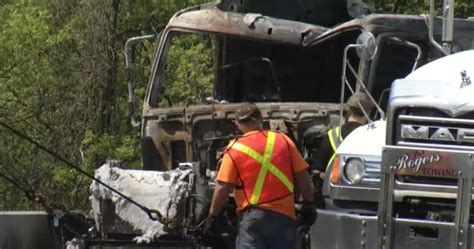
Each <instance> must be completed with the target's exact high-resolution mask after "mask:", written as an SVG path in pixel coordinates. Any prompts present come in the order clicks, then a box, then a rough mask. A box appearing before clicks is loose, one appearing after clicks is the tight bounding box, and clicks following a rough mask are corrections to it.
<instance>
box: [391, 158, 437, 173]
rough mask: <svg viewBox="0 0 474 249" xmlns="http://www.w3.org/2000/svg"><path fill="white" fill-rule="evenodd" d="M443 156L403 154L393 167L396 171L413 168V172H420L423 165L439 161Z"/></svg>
mask: <svg viewBox="0 0 474 249" xmlns="http://www.w3.org/2000/svg"><path fill="white" fill-rule="evenodd" d="M440 160H441V156H440V155H439V154H421V155H416V156H412V157H410V156H409V155H408V154H405V155H403V156H401V157H400V158H399V159H398V160H397V163H396V164H395V165H393V166H392V169H393V170H395V171H398V170H402V169H412V170H413V173H418V172H419V171H420V169H421V167H423V166H425V165H427V164H432V163H436V162H439V161H440Z"/></svg>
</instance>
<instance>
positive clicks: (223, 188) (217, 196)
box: [209, 180, 234, 216]
mask: <svg viewBox="0 0 474 249" xmlns="http://www.w3.org/2000/svg"><path fill="white" fill-rule="evenodd" d="M233 188H234V184H231V183H226V182H222V181H218V180H217V181H216V186H215V189H214V195H213V196H212V203H211V209H210V211H209V214H210V215H211V216H217V215H218V214H219V212H220V211H221V209H222V207H223V206H224V204H225V203H226V202H227V198H228V197H229V193H230V191H232V189H233Z"/></svg>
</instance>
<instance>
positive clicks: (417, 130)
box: [395, 110, 474, 150]
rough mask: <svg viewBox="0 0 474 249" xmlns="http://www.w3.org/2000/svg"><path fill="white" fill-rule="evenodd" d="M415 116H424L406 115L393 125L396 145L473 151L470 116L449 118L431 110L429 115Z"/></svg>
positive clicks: (472, 117)
mask: <svg viewBox="0 0 474 249" xmlns="http://www.w3.org/2000/svg"><path fill="white" fill-rule="evenodd" d="M418 112H420V113H421V114H425V115H416V114H412V112H408V114H409V115H406V114H400V115H399V116H398V119H397V121H396V123H395V124H396V127H397V130H396V137H395V139H396V143H395V144H397V145H408V146H422V147H432V148H443V149H460V150H473V149H474V115H473V114H470V115H464V116H462V117H459V118H451V117H448V116H447V115H446V114H444V113H441V112H439V111H436V110H432V111H431V112H430V113H431V115H429V114H428V113H426V111H422V110H419V111H418ZM418 112H415V113H418ZM405 113H407V112H405ZM427 114H428V115H427Z"/></svg>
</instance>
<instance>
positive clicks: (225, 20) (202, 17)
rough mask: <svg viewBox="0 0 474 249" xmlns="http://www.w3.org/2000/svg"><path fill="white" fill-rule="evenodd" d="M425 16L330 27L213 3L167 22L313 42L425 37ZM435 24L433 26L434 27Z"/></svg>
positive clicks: (461, 22) (462, 24)
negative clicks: (357, 35) (343, 37)
mask: <svg viewBox="0 0 474 249" xmlns="http://www.w3.org/2000/svg"><path fill="white" fill-rule="evenodd" d="M427 18H428V17H427V16H425V15H398V14H369V15H367V16H363V17H359V18H355V19H352V20H348V21H346V22H342V23H339V24H336V25H334V26H331V27H325V26H322V25H316V24H310V23H305V22H300V21H292V20H286V19H279V18H275V17H270V16H265V15H262V14H257V13H249V14H245V13H236V12H227V11H222V10H220V9H218V8H217V7H216V6H215V5H214V4H211V5H207V7H206V8H200V7H199V8H197V7H196V8H189V9H187V10H184V11H182V12H179V13H177V14H176V15H175V16H174V17H173V18H172V19H171V20H170V21H169V24H168V28H171V29H180V28H181V29H188V30H193V31H201V32H214V33H221V34H227V35H235V36H240V37H247V38H250V39H259V40H266V41H274V42H281V43H288V44H294V45H300V46H314V45H317V44H319V43H321V42H324V41H326V40H330V39H331V38H332V37H335V36H337V35H339V34H341V33H344V32H348V31H355V30H366V31H370V32H374V33H381V32H393V33H400V34H405V35H406V34H410V36H413V37H415V38H416V37H418V38H426V35H427V33H428V19H427ZM472 23H473V21H472V20H467V19H456V20H455V29H456V30H458V31H460V32H462V31H466V30H471V31H472ZM436 27H437V28H436ZM434 33H435V35H440V34H441V20H440V19H436V20H435V30H434Z"/></svg>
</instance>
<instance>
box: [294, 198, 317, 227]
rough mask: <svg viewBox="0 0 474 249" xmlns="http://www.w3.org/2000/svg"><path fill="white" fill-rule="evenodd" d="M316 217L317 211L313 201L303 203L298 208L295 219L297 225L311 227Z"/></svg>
mask: <svg viewBox="0 0 474 249" xmlns="http://www.w3.org/2000/svg"><path fill="white" fill-rule="evenodd" d="M317 217H318V213H317V211H316V206H315V205H314V203H304V204H303V206H302V207H301V210H300V215H299V216H298V219H297V221H296V222H297V225H298V226H307V227H311V226H312V225H313V224H314V222H315V221H316V218H317Z"/></svg>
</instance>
